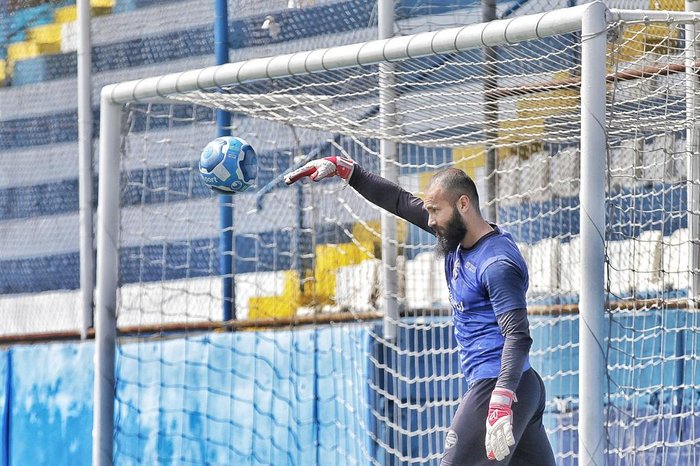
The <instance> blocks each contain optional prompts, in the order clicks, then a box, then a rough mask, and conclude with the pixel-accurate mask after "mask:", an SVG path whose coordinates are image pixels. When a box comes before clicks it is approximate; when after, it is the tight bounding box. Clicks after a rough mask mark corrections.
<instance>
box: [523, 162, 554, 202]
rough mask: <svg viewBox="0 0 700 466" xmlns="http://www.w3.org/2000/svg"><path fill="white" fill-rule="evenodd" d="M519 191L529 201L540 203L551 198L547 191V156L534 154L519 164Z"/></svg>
mask: <svg viewBox="0 0 700 466" xmlns="http://www.w3.org/2000/svg"><path fill="white" fill-rule="evenodd" d="M519 174H520V180H519V183H520V191H521V193H523V194H527V196H528V198H529V199H530V200H531V201H542V200H545V199H548V198H549V197H550V196H551V193H550V190H549V179H550V177H549V154H547V153H546V152H535V153H534V154H532V155H530V157H529V158H528V159H527V160H524V161H522V162H521V170H520V172H519Z"/></svg>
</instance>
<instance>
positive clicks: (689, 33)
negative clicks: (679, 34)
mask: <svg viewBox="0 0 700 466" xmlns="http://www.w3.org/2000/svg"><path fill="white" fill-rule="evenodd" d="M685 8H686V11H690V12H698V11H700V1H698V0H686V2H685ZM696 37H697V26H696V23H695V22H690V23H688V24H686V25H685V41H686V43H685V66H686V68H685V70H686V99H685V101H686V119H687V129H686V142H685V143H686V151H687V154H688V155H687V157H688V159H687V160H688V165H687V167H686V170H687V178H688V180H687V186H688V188H687V194H688V207H687V210H688V232H689V237H690V251H689V261H690V263H689V264H688V265H689V268H690V271H691V275H690V290H689V292H688V297H689V298H690V304H691V306H692V308H695V307H696V305H697V299H698V295H697V294H698V290H700V273H698V267H700V243H698V238H700V134H699V132H698V130H699V129H700V128H699V126H698V121H697V118H696V114H697V106H698V103H699V102H700V99H698V74H697V73H698V69H697V67H696V66H695V62H696V60H697V59H698V53H697V52H698V46H697V42H696Z"/></svg>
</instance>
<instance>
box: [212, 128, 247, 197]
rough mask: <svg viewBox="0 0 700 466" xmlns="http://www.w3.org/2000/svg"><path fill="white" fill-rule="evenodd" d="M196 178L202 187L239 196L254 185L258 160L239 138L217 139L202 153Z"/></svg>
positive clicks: (226, 137) (225, 137)
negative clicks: (199, 180) (199, 177)
mask: <svg viewBox="0 0 700 466" xmlns="http://www.w3.org/2000/svg"><path fill="white" fill-rule="evenodd" d="M199 174H200V175H202V179H203V180H204V183H205V184H206V185H207V186H209V187H210V188H211V189H212V190H213V191H216V192H217V193H219V194H236V193H242V192H244V191H247V190H248V189H250V187H252V186H253V185H254V184H255V177H256V175H257V174H258V161H257V156H256V155H255V151H254V150H253V148H252V147H251V146H250V144H248V143H247V142H245V141H244V140H243V139H241V138H237V137H231V136H224V137H220V138H216V139H214V140H213V141H211V142H210V143H209V144H207V146H206V147H205V148H204V150H203V151H202V155H201V156H200V158H199Z"/></svg>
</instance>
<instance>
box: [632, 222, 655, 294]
mask: <svg viewBox="0 0 700 466" xmlns="http://www.w3.org/2000/svg"><path fill="white" fill-rule="evenodd" d="M662 237H663V232H661V231H660V230H648V231H643V232H642V233H641V234H640V235H639V237H638V238H635V239H633V240H628V241H635V243H636V244H635V249H634V287H635V291H636V292H637V294H640V293H642V294H644V293H653V292H657V291H658V290H659V284H660V279H661V260H662V255H661V238H662Z"/></svg>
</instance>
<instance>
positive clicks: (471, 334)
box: [445, 225, 530, 384]
mask: <svg viewBox="0 0 700 466" xmlns="http://www.w3.org/2000/svg"><path fill="white" fill-rule="evenodd" d="M492 226H493V227H494V232H492V233H489V234H487V235H485V236H484V237H482V238H481V239H479V241H477V243H476V244H475V245H474V246H473V247H471V248H469V249H464V248H462V247H461V246H460V247H458V248H457V249H456V250H455V251H453V252H450V253H449V254H447V256H446V257H445V278H446V279H447V287H448V289H449V293H450V303H451V305H452V315H453V319H454V326H455V337H456V340H457V344H458V345H459V355H460V363H461V366H462V372H463V373H464V375H465V377H466V378H467V382H468V383H469V384H471V383H473V382H475V381H476V380H479V379H487V378H496V377H498V374H499V372H500V370H501V353H502V352H503V344H504V341H505V339H504V337H503V335H502V334H501V330H500V327H499V326H498V321H497V316H498V315H500V314H502V313H504V312H508V311H512V310H515V309H526V307H527V304H526V301H525V294H526V292H527V288H528V273H527V266H526V265H525V261H524V259H523V257H522V255H521V254H520V251H519V250H518V247H517V246H516V244H515V241H514V240H513V237H512V236H511V235H510V234H509V233H506V232H504V231H501V230H500V229H499V228H498V227H496V226H495V225H492ZM529 368H530V363H529V360H526V361H525V364H524V367H523V372H524V371H526V370H528V369H529Z"/></svg>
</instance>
